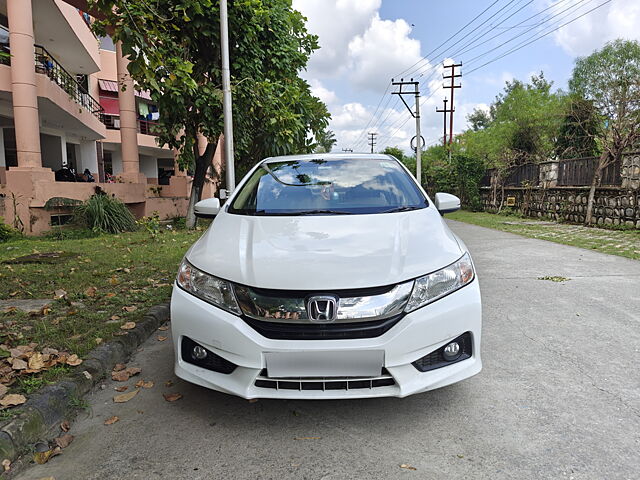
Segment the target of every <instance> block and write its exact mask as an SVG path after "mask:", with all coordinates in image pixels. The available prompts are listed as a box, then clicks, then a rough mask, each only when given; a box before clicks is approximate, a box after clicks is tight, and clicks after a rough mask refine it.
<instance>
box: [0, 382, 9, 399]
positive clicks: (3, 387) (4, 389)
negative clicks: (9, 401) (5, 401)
mask: <svg viewBox="0 0 640 480" xmlns="http://www.w3.org/2000/svg"><path fill="white" fill-rule="evenodd" d="M8 391H9V387H7V386H6V385H2V384H0V397H1V396H3V395H4V394H5V393H7V392H8Z"/></svg>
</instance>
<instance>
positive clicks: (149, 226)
mask: <svg viewBox="0 0 640 480" xmlns="http://www.w3.org/2000/svg"><path fill="white" fill-rule="evenodd" d="M136 223H137V224H138V225H140V226H142V228H144V229H145V230H146V231H147V232H148V233H149V234H150V235H151V236H152V237H153V238H156V236H157V235H158V234H159V233H160V214H159V213H158V212H153V213H151V215H150V216H148V217H142V218H141V219H140V220H138V221H136Z"/></svg>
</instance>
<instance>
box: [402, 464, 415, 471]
mask: <svg viewBox="0 0 640 480" xmlns="http://www.w3.org/2000/svg"><path fill="white" fill-rule="evenodd" d="M400 468H406V469H407V470H417V468H416V467H412V466H411V465H407V464H406V463H403V464H402V465H400Z"/></svg>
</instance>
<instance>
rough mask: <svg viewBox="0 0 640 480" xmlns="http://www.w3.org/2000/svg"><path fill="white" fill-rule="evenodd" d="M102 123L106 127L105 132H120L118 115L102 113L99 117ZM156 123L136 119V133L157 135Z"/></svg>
mask: <svg viewBox="0 0 640 480" xmlns="http://www.w3.org/2000/svg"><path fill="white" fill-rule="evenodd" d="M101 119H102V123H104V124H105V125H106V127H107V130H120V115H114V114H111V113H103V114H102V116H101ZM157 125H158V123H157V122H153V121H150V120H142V119H138V133H142V134H144V135H156V136H157V135H158V131H157Z"/></svg>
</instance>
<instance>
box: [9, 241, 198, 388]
mask: <svg viewBox="0 0 640 480" xmlns="http://www.w3.org/2000/svg"><path fill="white" fill-rule="evenodd" d="M201 234H202V231H196V232H190V231H185V230H177V231H166V232H163V233H161V234H159V235H158V236H157V238H152V237H151V236H150V234H149V233H146V232H134V233H126V234H120V235H101V236H96V237H93V238H80V239H63V240H56V239H54V238H20V239H15V240H10V241H8V242H4V243H0V300H12V299H49V300H50V304H49V306H48V307H45V308H43V309H42V310H41V311H40V312H36V313H31V314H27V313H23V312H21V311H16V310H14V309H10V308H9V309H8V308H4V309H0V344H1V346H0V356H8V349H10V348H14V347H17V346H20V345H29V344H30V343H36V344H37V346H36V347H34V350H37V351H41V350H42V349H43V348H46V347H50V348H55V349H58V350H61V351H66V352H69V353H70V354H77V355H78V356H80V358H82V357H83V356H84V355H86V354H87V353H88V352H89V351H90V350H92V349H93V348H95V347H96V345H98V344H99V343H101V342H106V341H108V340H109V339H110V338H112V337H113V334H114V333H116V332H122V330H121V329H120V326H121V325H122V324H123V323H125V322H131V321H133V322H135V321H136V320H138V319H139V318H141V317H142V316H143V315H144V313H145V311H146V310H147V308H148V307H151V306H152V305H155V304H158V303H161V302H165V301H167V300H168V299H169V296H170V292H171V284H172V282H173V280H174V278H175V274H176V271H177V267H178V263H179V262H180V260H181V258H182V256H183V254H184V252H185V251H186V250H187V248H188V247H189V246H190V245H191V244H192V243H193V242H194V241H195V240H196V239H197V238H198V237H199V236H200V235H201ZM53 252H59V253H58V254H57V255H56V256H54V258H51V259H45V261H46V260H50V262H48V263H17V262H13V260H15V259H16V258H18V257H22V256H25V255H31V254H44V253H53ZM7 261H9V262H10V263H7ZM70 368H72V367H69V366H67V365H56V366H54V367H52V368H50V369H48V370H47V371H44V372H40V373H34V374H31V375H25V374H22V375H20V376H18V377H17V380H16V381H15V382H14V383H13V384H12V385H11V392H20V393H27V394H28V393H30V392H31V391H34V390H36V389H37V388H38V387H40V386H41V385H42V384H44V383H45V382H46V381H49V380H52V379H54V378H56V377H58V376H60V375H61V374H63V373H65V372H66V371H67V370H68V369H70Z"/></svg>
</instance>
